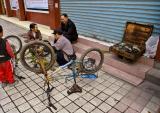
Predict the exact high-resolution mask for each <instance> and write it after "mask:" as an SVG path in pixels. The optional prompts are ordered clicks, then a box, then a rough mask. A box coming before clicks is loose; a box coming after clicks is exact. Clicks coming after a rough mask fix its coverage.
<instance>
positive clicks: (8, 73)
mask: <svg viewBox="0 0 160 113" xmlns="http://www.w3.org/2000/svg"><path fill="white" fill-rule="evenodd" d="M2 37H3V28H2V26H1V25H0V82H1V83H2V84H3V83H4V84H6V83H7V84H13V83H14V82H15V80H14V77H13V67H12V65H11V61H10V60H11V59H12V58H14V57H15V56H14V53H13V51H12V48H11V46H10V44H9V43H8V41H7V40H5V39H3V38H2Z"/></svg>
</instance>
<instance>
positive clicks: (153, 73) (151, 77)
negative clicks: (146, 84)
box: [146, 68, 160, 85]
mask: <svg viewBox="0 0 160 113" xmlns="http://www.w3.org/2000/svg"><path fill="white" fill-rule="evenodd" d="M146 80H148V81H150V82H152V83H154V84H157V85H160V70H159V69H156V68H152V69H150V70H149V71H148V72H147V73H146Z"/></svg>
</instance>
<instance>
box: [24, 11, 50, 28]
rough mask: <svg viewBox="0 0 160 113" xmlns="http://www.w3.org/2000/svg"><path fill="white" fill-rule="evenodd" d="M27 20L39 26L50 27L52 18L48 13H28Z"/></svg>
mask: <svg viewBox="0 0 160 113" xmlns="http://www.w3.org/2000/svg"><path fill="white" fill-rule="evenodd" d="M26 19H27V20H28V21H32V22H36V23H39V24H44V25H48V26H49V25H50V21H48V20H49V19H50V16H49V14H48V13H38V12H27V11H26Z"/></svg>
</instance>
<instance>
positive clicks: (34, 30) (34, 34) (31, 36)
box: [25, 23, 42, 42]
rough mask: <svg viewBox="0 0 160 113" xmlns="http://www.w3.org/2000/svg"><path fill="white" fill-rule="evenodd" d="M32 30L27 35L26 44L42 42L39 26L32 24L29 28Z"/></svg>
mask: <svg viewBox="0 0 160 113" xmlns="http://www.w3.org/2000/svg"><path fill="white" fill-rule="evenodd" d="M29 28H30V30H29V31H28V33H27V36H26V38H27V40H25V42H29V41H32V40H42V35H41V32H40V31H39V30H38V26H37V24H35V23H31V24H30V26H29Z"/></svg>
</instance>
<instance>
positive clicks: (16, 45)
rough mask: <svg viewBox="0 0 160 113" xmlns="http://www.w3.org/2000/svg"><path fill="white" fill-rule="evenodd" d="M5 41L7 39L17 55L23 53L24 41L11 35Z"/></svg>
mask: <svg viewBox="0 0 160 113" xmlns="http://www.w3.org/2000/svg"><path fill="white" fill-rule="evenodd" d="M4 39H6V40H7V41H8V42H9V44H10V45H11V47H12V49H13V50H14V53H15V54H18V53H19V52H20V51H21V49H22V41H21V40H20V38H19V37H18V36H15V35H9V36H6V37H5V38H4Z"/></svg>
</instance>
